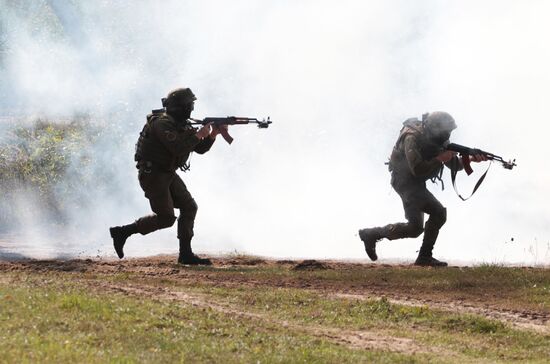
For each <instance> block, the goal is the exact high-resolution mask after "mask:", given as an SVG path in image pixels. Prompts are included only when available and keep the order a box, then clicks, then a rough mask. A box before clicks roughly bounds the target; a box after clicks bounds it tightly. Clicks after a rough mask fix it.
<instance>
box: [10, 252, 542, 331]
mask: <svg viewBox="0 0 550 364" xmlns="http://www.w3.org/2000/svg"><path fill="white" fill-rule="evenodd" d="M168 259H170V257H167V256H159V257H152V258H140V259H129V260H124V261H113V260H104V261H98V260H92V259H86V260H68V261H62V260H52V261H19V262H13V261H12V262H0V271H1V270H7V271H10V270H14V271H20V270H23V271H31V272H35V273H41V272H47V271H60V272H72V273H91V274H100V275H110V274H116V273H124V272H125V273H132V274H135V275H137V276H140V277H143V278H145V279H149V280H150V279H159V278H162V279H170V280H174V281H177V282H179V283H185V282H188V283H191V284H192V283H193V282H196V281H197V280H200V281H201V282H202V283H204V284H210V285H216V286H222V287H228V288H237V287H243V286H245V287H251V288H255V287H261V288H266V287H273V288H296V289H304V290H309V291H312V292H314V293H316V294H323V293H322V292H324V294H325V295H326V296H332V297H336V298H348V299H380V298H381V297H386V298H388V299H389V301H390V302H391V303H394V304H400V305H406V306H427V307H429V308H433V309H438V310H442V311H447V312H455V313H458V314H475V315H479V316H482V317H486V318H488V319H494V320H499V321H501V322H504V323H507V324H510V325H512V326H513V327H514V328H517V329H521V330H529V331H534V332H537V333H543V334H548V333H550V313H547V312H540V311H529V310H513V309H505V308H499V307H490V303H489V304H483V303H478V302H472V301H470V300H457V299H454V298H450V301H443V300H441V299H440V298H439V299H438V297H427V298H425V297H419V295H418V294H417V295H415V296H414V297H411V294H409V295H407V296H404V295H402V294H399V293H398V292H396V289H398V288H395V287H394V288H392V287H388V288H384V287H374V288H371V287H365V286H362V287H353V286H350V287H346V286H342V285H341V284H340V285H339V284H335V283H334V282H326V281H323V280H319V279H315V278H311V277H307V278H305V277H301V278H300V279H296V278H292V277H280V276H277V277H269V278H265V279H263V278H262V279H258V277H250V276H248V275H247V274H233V275H231V276H228V275H227V274H224V273H225V271H224V269H226V268H234V267H239V266H243V265H245V266H248V265H255V266H270V265H276V264H278V263H277V262H275V261H269V260H257V261H253V262H251V261H250V260H247V261H244V263H243V262H241V261H239V260H235V259H234V258H218V259H215V264H216V268H217V269H218V270H215V271H211V270H204V271H201V270H193V269H187V268H186V267H184V266H178V265H176V264H173V263H169V262H168ZM251 263H254V264H251ZM284 264H286V265H288V266H289V267H292V266H294V265H295V264H296V262H295V261H285V262H284ZM331 264H333V265H336V266H337V267H340V266H341V267H344V268H347V269H349V267H350V266H353V264H350V263H341V262H340V263H331ZM355 265H357V264H355ZM359 266H361V265H359ZM304 278H305V279H304Z"/></svg>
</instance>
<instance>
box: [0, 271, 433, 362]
mask: <svg viewBox="0 0 550 364" xmlns="http://www.w3.org/2000/svg"><path fill="white" fill-rule="evenodd" d="M425 359H427V358H426V357H425V356H422V355H419V356H418V355H417V356H411V355H402V354H395V353H388V352H380V351H362V350H355V349H350V348H347V347H344V346H340V345H336V344H334V343H331V342H330V341H328V340H325V339H321V338H317V337H312V336H310V335H307V334H304V333H300V332H293V331H292V330H288V329H285V328H283V327H280V326H278V325H273V324H270V323H269V322H263V321H258V320H253V319H248V318H243V317H239V316H235V315H229V314H224V313H220V312H216V311H214V310H210V309H204V308H197V307H193V306H192V305H187V304H185V303H184V302H182V303H174V302H158V301H154V300H150V299H145V298H140V297H127V296H122V295H120V294H95V293H91V292H90V290H87V289H85V287H80V288H79V287H77V285H75V284H68V283H67V284H59V283H56V284H51V283H46V284H44V283H43V282H38V281H35V280H33V279H30V280H27V281H26V282H25V281H19V282H17V284H16V285H9V286H8V285H5V284H0V362H55V363H66V362H71V363H73V362H92V363H93V362H124V363H133V362H151V363H158V362H166V363H173V362H225V363H242V362H267V363H289V362H293V363H294V362H303V363H310V362H331V363H335V362H339V363H345V362H349V363H356V362H373V361H375V362H415V361H417V360H418V361H419V362H422V361H424V360H425Z"/></svg>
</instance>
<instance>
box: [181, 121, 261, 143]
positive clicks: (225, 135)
mask: <svg viewBox="0 0 550 364" xmlns="http://www.w3.org/2000/svg"><path fill="white" fill-rule="evenodd" d="M189 120H191V123H190V124H191V125H206V124H211V125H212V126H214V127H216V126H222V125H241V124H258V128H260V129H267V128H268V127H269V124H271V123H272V121H271V120H269V116H268V117H267V120H266V119H263V120H258V119H256V118H245V117H240V116H227V117H207V118H204V119H202V120H201V119H193V118H190V119H189ZM220 134H221V135H222V137H223V138H224V139H225V141H226V142H227V143H228V144H231V143H232V142H233V138H232V137H231V135H229V133H228V132H227V129H225V128H221V129H220Z"/></svg>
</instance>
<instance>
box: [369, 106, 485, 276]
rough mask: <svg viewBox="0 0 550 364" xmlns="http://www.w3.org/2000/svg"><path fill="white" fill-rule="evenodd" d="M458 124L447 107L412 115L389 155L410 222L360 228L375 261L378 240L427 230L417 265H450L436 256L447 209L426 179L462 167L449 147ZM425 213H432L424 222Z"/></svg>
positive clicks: (478, 157)
mask: <svg viewBox="0 0 550 364" xmlns="http://www.w3.org/2000/svg"><path fill="white" fill-rule="evenodd" d="M456 127H457V126H456V123H455V120H454V119H453V118H452V117H451V115H449V114H448V113H446V112H443V111H437V112H432V113H429V114H427V115H424V116H423V118H422V120H418V119H416V118H412V119H408V120H406V121H405V122H404V123H403V128H402V129H401V132H400V134H399V138H398V139H397V142H396V144H395V146H394V148H393V151H392V154H391V157H390V161H389V170H390V172H391V185H392V187H393V188H394V190H395V191H396V192H397V193H398V194H399V197H401V200H402V202H403V208H404V210H405V217H406V219H407V222H406V223H395V224H389V225H386V226H383V227H375V228H369V229H361V230H359V237H360V238H361V240H362V241H363V243H364V245H365V250H366V252H367V255H368V256H369V258H370V259H371V260H376V259H378V256H377V255H376V243H377V242H378V241H379V240H381V239H383V238H386V239H388V240H395V239H403V238H416V237H418V236H420V235H421V234H422V233H424V238H423V242H422V246H421V247H420V252H419V254H418V258H417V259H416V261H415V265H421V266H447V263H445V262H442V261H439V260H437V259H435V258H434V257H433V256H432V250H433V248H434V244H435V242H436V240H437V236H438V234H439V229H441V227H442V226H443V224H445V221H446V220H447V210H446V209H445V207H443V205H441V203H440V202H439V201H438V200H437V199H436V198H435V197H434V195H432V194H431V193H430V192H429V191H428V190H427V188H426V181H427V180H428V179H431V180H432V181H435V180H436V179H439V180H441V174H442V172H443V168H444V166H445V165H446V166H447V167H449V168H451V167H452V168H457V169H462V162H461V161H460V159H459V158H458V157H457V156H456V153H455V152H452V151H447V150H445V145H446V144H448V143H449V138H450V136H451V132H452V131H453V130H454V129H456ZM470 159H471V160H472V161H474V162H480V161H484V160H487V158H486V157H485V156H483V155H475V156H471V157H470ZM424 214H428V215H429V218H428V220H427V221H426V224H425V225H424Z"/></svg>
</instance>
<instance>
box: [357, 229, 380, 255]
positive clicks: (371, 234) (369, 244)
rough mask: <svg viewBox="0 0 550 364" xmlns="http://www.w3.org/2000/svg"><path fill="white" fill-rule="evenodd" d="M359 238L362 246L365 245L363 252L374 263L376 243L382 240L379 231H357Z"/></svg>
mask: <svg viewBox="0 0 550 364" xmlns="http://www.w3.org/2000/svg"><path fill="white" fill-rule="evenodd" d="M359 238H361V240H362V241H363V244H365V251H366V252H367V255H368V256H369V258H370V260H372V261H374V260H376V259H378V255H376V243H377V242H378V240H380V239H382V236H381V234H380V229H379V228H372V229H361V230H359Z"/></svg>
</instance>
